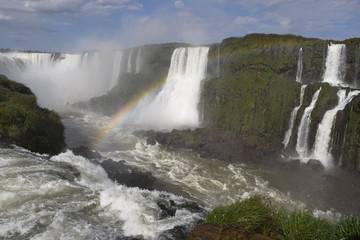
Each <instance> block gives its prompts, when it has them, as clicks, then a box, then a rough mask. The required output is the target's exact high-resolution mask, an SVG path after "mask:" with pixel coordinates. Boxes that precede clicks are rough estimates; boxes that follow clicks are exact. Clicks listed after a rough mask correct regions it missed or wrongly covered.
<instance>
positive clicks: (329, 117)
mask: <svg viewBox="0 0 360 240" xmlns="http://www.w3.org/2000/svg"><path fill="white" fill-rule="evenodd" d="M359 93H360V91H350V92H349V93H347V94H346V90H345V89H341V90H339V91H338V93H337V95H338V98H339V101H338V104H337V106H335V108H333V109H331V110H328V111H327V112H326V113H325V114H324V117H323V119H322V121H321V123H320V124H319V126H318V130H317V132H316V137H315V145H314V150H313V153H312V158H314V159H318V160H320V161H321V163H322V164H323V165H324V166H325V167H331V166H333V162H332V160H333V157H332V154H331V149H330V141H331V130H332V127H333V125H334V123H335V120H336V114H337V112H338V111H341V110H343V109H344V108H345V106H346V105H347V104H348V103H349V102H351V100H352V99H353V98H354V97H355V96H357V95H359Z"/></svg>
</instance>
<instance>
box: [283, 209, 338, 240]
mask: <svg viewBox="0 0 360 240" xmlns="http://www.w3.org/2000/svg"><path fill="white" fill-rule="evenodd" d="M280 229H281V231H280V234H279V236H278V239H279V240H292V239H294V240H295V239H296V240H330V239H332V238H333V236H334V227H333V226H332V225H331V224H330V223H329V222H328V221H326V220H325V219H320V218H315V217H313V216H312V215H311V214H310V213H309V212H306V211H298V212H292V213H290V214H288V215H287V216H286V217H285V218H284V219H282V220H281V223H280Z"/></svg>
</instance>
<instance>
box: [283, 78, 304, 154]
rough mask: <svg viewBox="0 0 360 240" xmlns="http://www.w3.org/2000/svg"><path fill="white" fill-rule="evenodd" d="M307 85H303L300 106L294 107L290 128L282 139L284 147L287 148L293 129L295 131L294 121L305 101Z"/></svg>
mask: <svg viewBox="0 0 360 240" xmlns="http://www.w3.org/2000/svg"><path fill="white" fill-rule="evenodd" d="M306 87H307V85H302V86H301V90H300V103H299V105H298V106H296V107H294V109H293V110H292V112H291V116H290V122H289V128H288V130H287V131H286V133H285V137H284V140H283V141H282V143H283V144H284V148H286V147H287V146H288V144H289V141H290V138H291V135H292V131H293V128H294V123H295V119H296V116H297V113H298V111H299V109H300V107H301V105H302V103H303V101H304V93H305V89H306Z"/></svg>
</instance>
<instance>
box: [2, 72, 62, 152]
mask: <svg viewBox="0 0 360 240" xmlns="http://www.w3.org/2000/svg"><path fill="white" fill-rule="evenodd" d="M0 139H1V140H2V141H5V142H8V143H12V144H16V145H19V146H21V147H24V148H27V149H29V150H31V151H33V152H38V153H47V154H57V153H59V152H60V151H62V150H63V148H64V147H65V142H64V126H63V124H62V123H61V121H60V117H59V116H58V115H57V114H56V113H55V112H53V111H50V110H48V109H44V108H40V107H39V106H38V105H37V102H36V96H35V95H34V94H33V93H32V92H31V90H30V89H29V88H28V87H26V86H24V85H22V84H20V83H16V82H13V81H10V80H9V79H7V78H6V77H5V76H3V75H0Z"/></svg>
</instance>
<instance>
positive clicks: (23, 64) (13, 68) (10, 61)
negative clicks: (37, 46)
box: [0, 52, 55, 77]
mask: <svg viewBox="0 0 360 240" xmlns="http://www.w3.org/2000/svg"><path fill="white" fill-rule="evenodd" d="M54 61H55V58H54V54H52V53H26V52H7V53H0V73H1V74H4V75H6V76H9V77H12V76H14V73H17V72H21V71H23V70H25V69H26V68H28V67H29V66H31V67H32V68H38V69H41V68H45V67H50V66H51V65H52V64H53V62H54Z"/></svg>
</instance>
